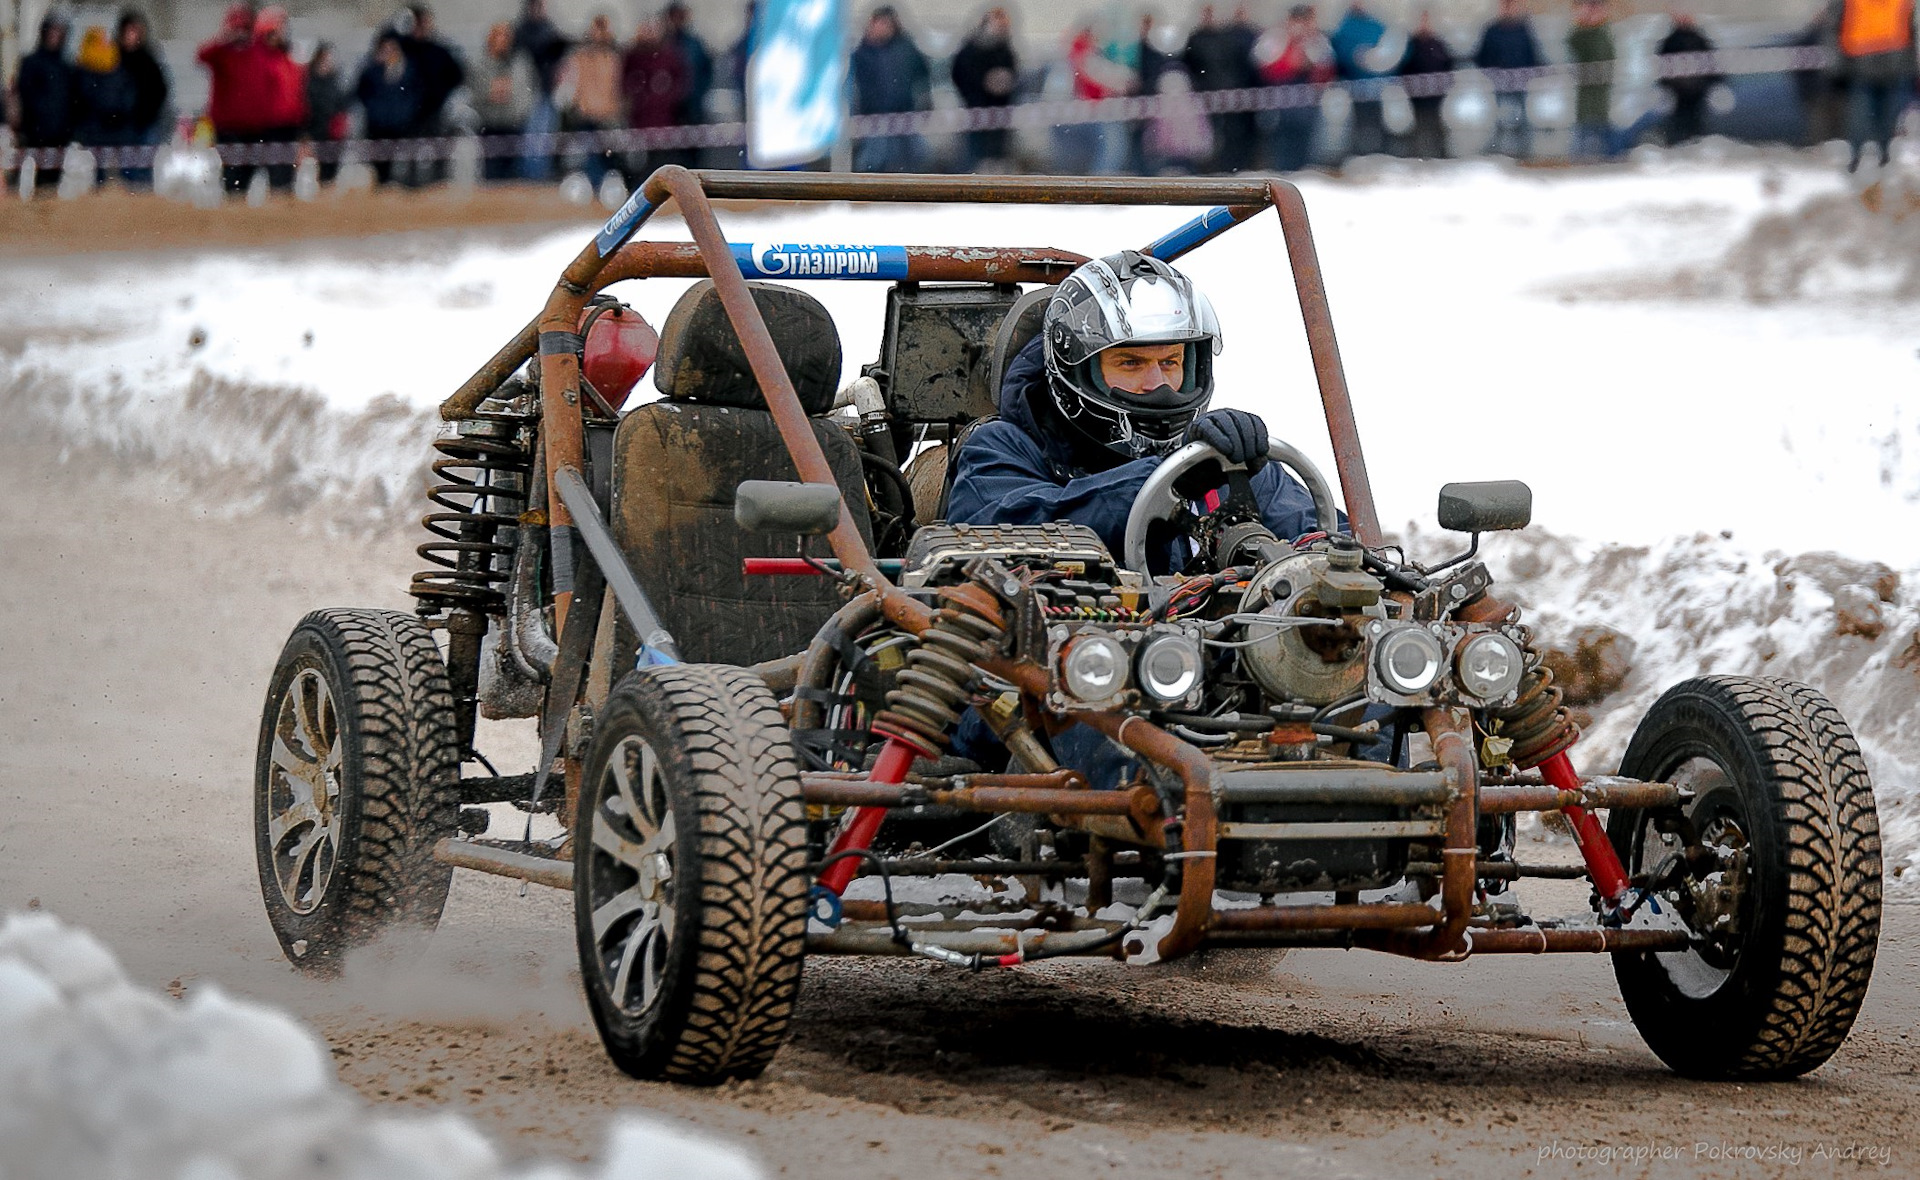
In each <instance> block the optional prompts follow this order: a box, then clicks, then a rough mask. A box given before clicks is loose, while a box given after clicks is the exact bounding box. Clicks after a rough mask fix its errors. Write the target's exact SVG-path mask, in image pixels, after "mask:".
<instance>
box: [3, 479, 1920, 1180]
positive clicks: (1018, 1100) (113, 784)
mask: <svg viewBox="0 0 1920 1180" xmlns="http://www.w3.org/2000/svg"><path fill="white" fill-rule="evenodd" d="M88 465H89V460H88V459H86V458H85V457H84V456H73V457H72V458H71V459H70V461H69V463H68V465H66V466H64V467H62V466H57V465H55V464H54V463H53V462H52V461H51V460H50V459H48V458H47V457H45V456H41V455H33V454H27V453H23V452H21V451H19V450H17V449H16V450H3V449H0V470H4V471H5V472H7V474H8V477H9V478H8V480H7V484H8V495H7V496H6V497H5V499H4V501H0V554H4V557H3V558H0V635H3V636H4V637H5V638H4V639H3V640H0V809H4V810H3V811H0V814H4V816H5V820H4V823H3V824H0V910H9V909H17V908H21V907H23V906H26V905H29V904H39V905H43V906H44V907H46V908H48V909H50V910H52V911H53V912H55V913H57V914H59V915H60V916H61V917H63V918H66V919H68V920H71V921H73V922H76V923H78V924H80V925H82V926H84V927H86V928H88V929H90V930H92V931H94V932H95V933H96V934H98V935H99V936H101V937H102V938H103V939H105V940H106V941H107V942H108V944H109V945H110V946H111V947H112V948H113V950H114V951H115V952H116V953H118V954H119V955H120V956H121V957H122V958H123V959H124V960H125V962H126V963H127V966H128V969H129V970H130V971H131V972H132V973H133V974H134V976H135V977H136V978H137V979H139V980H140V981H142V982H144V983H148V984H152V985H156V986H161V987H167V986H169V985H171V986H172V990H174V991H175V992H176V993H180V992H186V991H191V990H194V989H197V988H202V987H206V986H211V985H214V984H216V983H217V984H218V985H220V986H222V987H224V988H226V989H228V990H229V991H231V992H235V993H238V994H241V995H245V996H252V997H258V998H260V999H263V1000H266V1001H269V1002H272V1003H276V1004H281V1005H285V1006H288V1007H291V1008H293V1009H294V1010H296V1011H297V1012H299V1013H301V1014H302V1015H303V1016H305V1017H306V1018H307V1019H308V1020H309V1021H311V1022H312V1023H313V1024H314V1025H315V1026H316V1027H317V1028H319V1029H320V1030H321V1032H322V1033H323V1034H324V1035H325V1036H326V1038H327V1039H328V1040H329V1042H330V1043H331V1044H332V1046H333V1051H334V1056H335V1059H336V1061H337V1063H338V1065H339V1069H340V1072H341V1076H342V1077H343V1078H344V1079H345V1080H346V1081H347V1082H348V1083H349V1084H351V1085H352V1086H354V1087H355V1088H356V1089H358V1090H359V1091H360V1092H361V1093H362V1094H364V1095H366V1096H367V1097H368V1098H369V1099H370V1100H373V1101H375V1102H380V1103H390V1104H393V1105H396V1106H402V1107H409V1108H421V1109H425V1108H431V1107H440V1106H445V1107H448V1108H451V1109H454V1110H459V1111H462V1112H465V1113H467V1114H470V1115H471V1116H472V1117H474V1118H475V1119H476V1120H478V1121H479V1123H480V1124H481V1125H482V1126H483V1127H484V1128H485V1129H486V1130H487V1131H488V1132H489V1133H490V1134H492V1135H494V1136H495V1137H496V1138H497V1139H498V1140H499V1141H500V1142H502V1143H503V1144H505V1145H506V1146H507V1149H508V1150H509V1152H511V1153H515V1154H524V1155H528V1156H535V1155H541V1156H545V1155H565V1156H577V1157H582V1158H584V1157H586V1156H589V1155H591V1154H592V1153H594V1152H595V1151H597V1150H598V1148H599V1145H600V1142H601V1136H602V1134H603V1131H604V1126H605V1122H606V1117H607V1116H608V1115H609V1114H610V1113H611V1112H612V1111H614V1110H616V1109H620V1108H631V1107H645V1108H651V1109H654V1110H659V1111H662V1112H665V1113H668V1114H671V1115H676V1116H680V1117H684V1118H688V1119H691V1120H693V1121H695V1122H697V1123H699V1124H702V1125H703V1126H706V1127H708V1128H710V1129H711V1130H713V1131H714V1132H716V1133H718V1134H720V1135H723V1136H726V1137H728V1138H731V1139H734V1140H736V1141H739V1142H742V1143H745V1144H747V1145H748V1146H750V1147H752V1148H753V1149H754V1150H756V1151H758V1152H759V1153H760V1155H761V1157H762V1159H763V1160H764V1161H765V1162H766V1163H767V1165H768V1168H769V1171H770V1172H773V1173H776V1174H782V1175H792V1176H829V1175H831V1176H834V1177H867V1176H872V1177H887V1176H900V1175H908V1174H918V1175H924V1176H942V1177H944V1176H999V1175H1015V1174H1020V1175H1029V1176H1038V1175H1072V1176H1086V1175H1089V1174H1095V1175H1151V1174H1158V1175H1169V1174H1171V1175H1176V1176H1181V1177H1187V1176H1195V1177H1199V1176H1283V1175H1312V1176H1316V1177H1333V1176H1348V1175H1351V1176H1388V1175H1391V1176H1396V1177H1400V1176H1423V1175H1436V1176H1438V1175H1446V1176H1457V1175H1501V1176H1504V1175H1542V1176H1546V1175H1563V1174H1568V1173H1570V1172H1571V1173H1574V1174H1581V1175H1596V1176H1597V1175H1606V1176H1615V1175H1620V1176H1640V1175H1646V1176H1681V1175H1686V1176H1691V1175H1706V1176H1728V1177H1733V1176H1763V1175H1774V1174H1792V1175H1806V1176H1828V1175H1852V1174H1854V1173H1856V1172H1862V1171H1864V1172H1874V1173H1881V1174H1914V1173H1915V1172H1916V1171H1920V1154H1917V1153H1920V1147H1916V1146H1914V1144H1916V1143H1920V1077H1916V1064H1915V1062H1916V1055H1915V1052H1914V1050H1915V1047H1916V1046H1915V1044H1914V1037H1915V1035H1916V1034H1914V1033H1913V1031H1912V1029H1913V1025H1914V1016H1915V1010H1916V1007H1920V999H1917V998H1916V996H1917V995H1920V993H1917V992H1916V984H1920V951H1916V947H1920V907H1910V906H1894V907H1889V910H1888V913H1887V922H1886V928H1885V937H1884V940H1883V945H1882V948H1881V952H1880V960H1879V967H1878V971H1877V973H1876V975H1875V978H1874V984H1873V989H1872V992H1871V993H1870V995H1869V997H1868V1001H1867V1006H1866V1011H1865V1014H1864V1016H1863V1017H1862V1020H1861V1022H1860V1024H1859V1025H1858V1026H1857V1027H1856V1029H1855V1031H1854V1034H1853V1036H1852V1038H1851V1039H1850V1040H1849V1041H1848V1042H1847V1044H1846V1046H1845V1047H1844V1048H1843V1049H1842V1050H1841V1052H1840V1054H1839V1055H1838V1056H1837V1057H1836V1058H1835V1059H1834V1061H1833V1062H1832V1063H1830V1064H1829V1065H1828V1066H1826V1067H1825V1068H1823V1069H1822V1070H1820V1071H1818V1072H1817V1073H1815V1074H1814V1075H1812V1076H1811V1077H1809V1078H1806V1079H1803V1080H1801V1081H1798V1082H1794V1083H1784V1084H1774V1085H1764V1086H1738V1085H1723V1084H1702V1083H1696V1082H1688V1081H1683V1080H1680V1079H1677V1078H1675V1077H1673V1076H1672V1075H1671V1074H1669V1073H1667V1072H1666V1071H1665V1070H1664V1069H1663V1068H1662V1067H1661V1066H1660V1064H1659V1063H1658V1062H1657V1061H1656V1060H1655V1059H1654V1058H1653V1057H1652V1056H1651V1055H1650V1054H1649V1053H1648V1052H1647V1051H1646V1049H1645V1048H1644V1047H1643V1046H1642V1045H1641V1043H1640V1041H1639V1038H1638V1036H1637V1035H1636V1034H1635V1032H1634V1030H1633V1028H1632V1027H1631V1025H1630V1024H1628V1023H1627V1022H1626V1016H1625V1012H1624V1010H1623V1008H1622V1007H1621V1005H1620V1003H1619V1000H1618V996H1617V993H1616V992H1615V990H1614V985H1613V979H1612V972H1611V970H1610V968H1609V966H1608V964H1607V962H1606V961H1605V960H1604V959H1601V958H1597V957H1589V956H1565V957H1555V958H1538V959H1532V958H1524V959H1523V958H1504V959H1500V958H1489V959H1484V960H1475V961H1472V962H1469V963H1466V964H1463V965H1458V966H1442V965H1425V964H1415V963H1406V962H1401V961H1397V960H1391V959H1388V958H1385V957H1381V956H1369V955H1363V954H1360V953H1358V952H1354V953H1346V954H1343V953H1340V952H1304V951H1303V952H1294V953H1292V954H1289V955H1285V956H1278V955H1272V954H1256V953H1244V954H1235V955H1220V954H1216V955H1213V956H1210V957H1208V958H1206V959H1204V960H1201V961H1197V962H1193V963H1188V964H1181V965H1175V966H1172V967H1167V968H1161V969H1155V970H1149V971H1132V972H1129V971H1126V970H1123V969H1121V968H1117V967H1110V966H1105V965H1046V966H1042V967H1036V968H1030V969H1026V970H1022V971H1019V972H1003V973H999V974H992V975H977V976H970V975H966V974H962V973H959V972H955V971H951V970H947V969H943V968H939V967H935V966H932V965H927V964H920V963H904V962H892V961H888V962H874V961H822V960H814V961H812V962H811V963H810V964H809V967H808V980H807V987H806V992H805V997H804V1001H803V1003H802V1006H801V1011H800V1016H799V1021H798V1024H797V1027H796V1028H795V1031H794V1036H793V1040H792V1043H791V1045H790V1046H789V1047H788V1048H787V1049H786V1050H784V1051H783V1052H782V1054H781V1056H780V1057H779V1058H778V1059H777V1060H776V1062H775V1064H774V1066H773V1068H772V1069H771V1070H770V1071H769V1073H768V1075H767V1076H766V1077H765V1078H764V1079H762V1080H761V1081H759V1082H755V1083H752V1084H749V1085H744V1086H739V1087H733V1088H727V1089H722V1090H718V1091H690V1090H681V1089H675V1088H672V1087H667V1086H659V1085H648V1084H641V1083H637V1082H634V1081H632V1080H631V1079H628V1078H626V1077H624V1076H623V1075H621V1074H619V1073H618V1072H616V1071H615V1070H614V1069H613V1068H612V1067H611V1066H610V1065H609V1064H608V1063H607V1061H606V1059H605V1057H604V1056H603V1055H602V1053H601V1052H600V1048H599V1045H598V1043H597V1041H596V1040H595V1039H594V1036H593V1033H592V1029H591V1025H590V1024H589V1023H588V1021H587V1018H586V1015H585V1010H584V1007H583V1006H582V1004H581V1002H580V1000H579V995H578V987H577V983H576V982H575V981H574V980H573V978H572V975H571V972H572V963H573V947H572V935H571V927H570V921H569V915H568V905H567V899H566V898H565V897H564V896H562V895H559V894H555V893H552V892H551V891H548V890H543V889H539V888H537V887H536V888H534V889H533V890H532V891H531V892H530V893H529V894H528V895H527V896H524V897H523V896H521V892H520V890H519V888H518V886H516V885H515V884H514V883H512V882H506V881H500V880H495V879H487V878H478V877H474V876H471V875H466V874H463V875H461V876H460V877H459V878H458V879H457V881H456V885H455V891H454V897H453V899H452V902H451V903H450V905H449V908H448V913H447V917H446V919H445V921H444V922H443V923H442V926H441V929H440V932H439V934H438V935H437V936H436V938H435V942H434V945H433V947H432V950H431V952H430V954H429V957H428V960H427V961H426V963H424V964H418V965H414V966H399V967H394V966H380V965H369V966H363V967H359V968H357V969H355V970H354V971H352V972H350V974H349V978H348V979H347V980H346V981H345V982H343V983H337V984H332V985H318V984H314V983H311V982H309V981H306V980H304V979H301V978H299V977H297V976H295V975H294V974H293V973H292V972H291V971H290V970H289V969H288V968H287V966H286V965H285V963H284V962H283V961H282V960H281V958H280V955H279V952H278V947H277V946H276V944H275V942H274V940H273V937H272V935H271V933H270V931H269V929H268V927H267V924H266V922H265V919H264V915H263V914H262V912H261V909H260V904H259V900H258V896H257V883H256V878H255V870H254V865H253V854H252V847H251V837H250V835H249V827H248V825H249V822H250V819H249V808H250V800H249V780H250V776H251V767H252V757H253V742H254V736H255V732H256V727H257V725H258V717H259V708H260V699H261V693H262V691H263V689H264V685H265V682H266V678H267V675H268V673H269V671H270V669H271V667H272V663H273V659H274V656H275V654H276V652H277V651H278V649H279V646H280V643H281V642H282V640H283V639H284V637H285V635H286V633H287V632H288V630H289V629H290V628H291V627H292V626H293V624H294V623H295V622H296V621H297V620H298V619H299V617H300V616H301V615H302V614H303V613H304V612H305V611H307V610H309V609H312V608H315V607H319V606H329V605H363V606H391V607H398V608H406V607H407V606H409V605H410V603H409V601H408V600H407V599H406V598H405V596H404V588H405V584H406V575H407V573H409V572H410V571H411V569H412V567H413V564H414V559H413V557H412V554H411V549H412V546H413V544H414V543H416V539H415V538H414V537H413V536H411V535H410V534H407V535H395V536H390V537H380V538H372V539H369V538H365V537H329V536H326V535H325V534H323V533H321V532H319V531H318V530H316V529H315V528H314V527H313V523H312V522H310V521H307V522H298V521H287V520H281V519H277V518H271V517H264V516H239V517H222V516H218V515H213V514H209V513H208V512H206V511H204V510H202V509H201V508H200V507H199V506H197V504H196V503H194V502H192V501H190V500H188V499H186V498H184V497H183V496H182V495H180V494H178V493H176V492H175V491H172V490H170V489H169V487H168V485H166V484H164V483H162V482H160V481H159V480H158V479H157V477H152V476H148V475H145V474H143V473H140V472H137V471H136V472H131V473H127V472H116V473H114V475H113V476H112V477H111V478H109V477H108V476H105V475H99V474H91V473H89V472H88V470H87V468H88ZM487 740H488V741H490V742H492V743H495V744H494V746H493V748H494V749H495V750H496V751H497V752H500V753H502V754H507V753H510V752H512V751H513V750H514V749H515V748H516V740H515V739H511V738H509V737H506V736H502V735H497V734H490V735H489V736H488V739H487ZM1579 904H1580V898H1579V895H1578V894H1577V893H1563V894H1562V895H1561V896H1560V897H1558V898H1556V899H1555V904H1554V905H1552V906H1543V907H1542V910H1543V912H1550V913H1557V912H1565V911H1567V910H1569V909H1572V908H1575V907H1577V906H1578V905H1579ZM1556 1145H1557V1148H1558V1151H1559V1154H1554V1152H1555V1149H1556ZM1609 1148H1611V1149H1612V1150H1614V1151H1615V1152H1616V1153H1618V1152H1644V1151H1648V1150H1651V1151H1652V1152H1654V1153H1656V1156H1658V1154H1659V1153H1670V1158H1665V1159H1662V1158H1654V1159H1652V1160H1645V1159H1642V1158H1638V1157H1635V1156H1631V1155H1630V1156H1628V1157H1627V1158H1625V1159H1624V1160H1623V1159H1621V1158H1615V1159H1613V1160H1611V1161H1609V1160H1605V1159H1596V1158H1593V1157H1592V1153H1595V1152H1600V1151H1603V1150H1606V1149H1609ZM1823 1149H1824V1151H1825V1152H1827V1153H1832V1152H1843V1153H1845V1152H1851V1153H1852V1154H1853V1155H1854V1156H1855V1157H1858V1158H1841V1159H1835V1158H1832V1157H1831V1156H1830V1155H1826V1154H1820V1153H1821V1152H1822V1150H1823ZM1748 1150H1751V1151H1753V1152H1757V1153H1766V1152H1772V1153H1773V1154H1772V1155H1771V1156H1770V1157H1768V1158H1769V1159H1770V1161H1771V1162H1756V1161H1750V1160H1746V1159H1743V1158H1741V1154H1742V1153H1743V1152H1746V1151H1748ZM1576 1151H1578V1152H1586V1153H1589V1155H1588V1158H1586V1159H1584V1160H1578V1159H1573V1158H1568V1155H1569V1153H1572V1152H1576ZM1543 1152H1545V1153H1546V1154H1544V1156H1543ZM1729 1153H1731V1155H1729ZM1794 1153H1798V1154H1797V1155H1796V1154H1794ZM1796 1159H1797V1160H1798V1163H1797V1164H1796V1163H1795V1162H1794V1161H1795V1160H1796Z"/></svg>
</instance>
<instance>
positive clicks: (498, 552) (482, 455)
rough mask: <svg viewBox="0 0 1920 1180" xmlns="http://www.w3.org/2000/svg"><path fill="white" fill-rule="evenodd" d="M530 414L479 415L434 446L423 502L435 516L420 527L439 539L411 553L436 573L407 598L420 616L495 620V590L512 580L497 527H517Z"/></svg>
mask: <svg viewBox="0 0 1920 1180" xmlns="http://www.w3.org/2000/svg"><path fill="white" fill-rule="evenodd" d="M531 420H532V417H531V415H527V414H515V413H508V412H503V411H490V410H483V411H480V412H478V413H476V414H475V415H474V417H473V418H472V419H469V420H467V421H464V422H462V423H460V432H459V433H458V434H456V435H454V436H453V437H452V438H442V439H436V440H434V444H433V447H434V449H435V450H436V451H439V452H440V456H441V457H440V458H438V459H435V460H434V461H433V483H432V485H431V486H429V488H428V489H427V498H428V499H429V500H431V501H432V502H433V503H434V505H435V509H434V511H431V512H428V513H427V514H426V515H425V516H423V517H421V518H420V523H421V525H422V526H424V527H425V528H426V530H427V531H428V532H429V533H432V534H433V535H434V536H435V537H436V538H438V539H437V540H432V541H428V542H427V543H426V544H424V545H421V546H420V547H419V548H418V549H417V550H415V552H417V553H418V554H419V555H420V556H421V557H423V558H425V559H426V560H427V561H429V562H431V563H432V564H433V566H434V568H432V569H426V570H421V571H420V572H419V573H417V574H415V575H413V585H412V586H411V587H410V588H409V592H410V593H411V594H412V595H413V596H414V597H415V598H416V599H418V600H419V602H420V605H419V611H420V613H421V614H423V615H434V614H439V613H440V612H441V611H444V610H449V609H451V610H468V611H472V612H474V613H476V614H498V613H500V611H501V610H502V609H503V607H504V606H505V596H504V595H503V594H502V593H501V591H500V590H499V588H498V586H499V583H501V582H504V581H506V580H507V578H509V577H510V576H512V572H513V571H512V569H511V568H509V560H510V558H511V555H512V552H513V547H512V546H510V545H506V544H502V543H501V542H500V541H499V540H498V536H497V534H498V533H499V531H500V529H501V528H502V527H512V526H514V525H516V524H518V523H519V521H520V509H521V507H522V506H523V505H524V504H525V503H526V500H527V478H528V476H529V474H530V473H531V471H532V469H533V453H532V451H531V450H530V449H529V446H528V444H527V443H526V442H524V441H523V440H522V437H521V427H523V426H524V425H525V424H526V423H527V422H529V421H531Z"/></svg>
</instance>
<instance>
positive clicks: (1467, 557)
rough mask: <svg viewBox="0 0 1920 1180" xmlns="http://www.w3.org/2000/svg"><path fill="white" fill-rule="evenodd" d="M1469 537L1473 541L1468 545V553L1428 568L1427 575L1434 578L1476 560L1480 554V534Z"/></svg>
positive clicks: (1472, 534)
mask: <svg viewBox="0 0 1920 1180" xmlns="http://www.w3.org/2000/svg"><path fill="white" fill-rule="evenodd" d="M1468 535H1469V536H1470V537H1472V540H1471V541H1470V542H1469V543H1468V545H1467V551H1466V552H1465V553H1461V554H1459V555H1457V556H1454V557H1449V558H1447V559H1446V560H1445V561H1443V562H1441V563H1440V564H1439V565H1433V566H1428V567H1427V569H1426V574H1427V576H1428V577H1432V576H1433V575H1435V574H1437V573H1439V572H1440V571H1441V570H1446V569H1452V568H1453V567H1454V566H1456V565H1459V564H1461V563H1462V562H1467V561H1472V560H1473V559H1474V556H1475V555H1476V554H1478V553H1479V552H1480V534H1479V533H1470V534H1468Z"/></svg>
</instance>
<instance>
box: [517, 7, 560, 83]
mask: <svg viewBox="0 0 1920 1180" xmlns="http://www.w3.org/2000/svg"><path fill="white" fill-rule="evenodd" d="M513 47H514V49H516V50H518V51H519V52H521V53H524V54H526V55H527V61H528V62H529V63H531V64H532V66H533V72H534V77H535V79H536V80H537V81H538V82H539V84H540V93H541V94H543V95H547V96H551V95H552V94H553V88H554V86H555V84H556V83H558V81H559V79H560V63H561V62H562V61H563V60H565V59H566V56H567V50H568V49H569V48H570V45H569V43H568V41H567V39H566V37H565V36H563V35H562V34H561V32H560V29H559V26H557V25H555V24H554V23H553V21H552V20H551V19H549V18H548V16H547V0H526V4H525V5H524V6H522V8H521V10H520V19H519V20H518V21H516V22H515V23H514V26H513Z"/></svg>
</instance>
